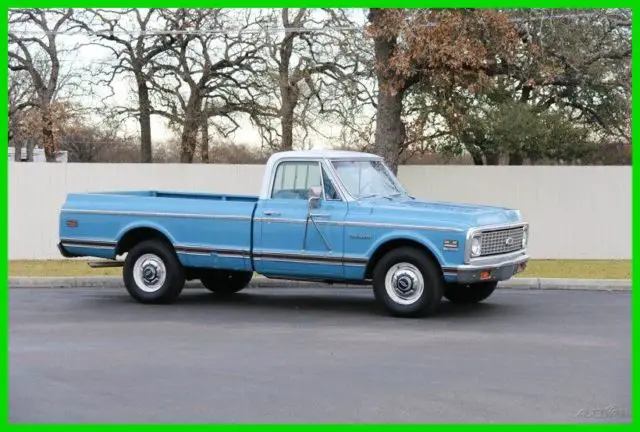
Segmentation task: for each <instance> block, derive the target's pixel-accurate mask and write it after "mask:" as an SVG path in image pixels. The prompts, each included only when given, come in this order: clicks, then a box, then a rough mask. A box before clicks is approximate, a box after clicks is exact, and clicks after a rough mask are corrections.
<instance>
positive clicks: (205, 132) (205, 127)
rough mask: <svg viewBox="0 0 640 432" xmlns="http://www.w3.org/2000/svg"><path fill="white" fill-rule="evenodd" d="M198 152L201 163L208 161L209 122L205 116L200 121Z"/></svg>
mask: <svg viewBox="0 0 640 432" xmlns="http://www.w3.org/2000/svg"><path fill="white" fill-rule="evenodd" d="M200 154H201V157H202V163H209V122H208V121H207V119H206V118H205V119H204V121H203V122H202V148H201V150H200Z"/></svg>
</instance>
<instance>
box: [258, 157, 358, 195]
mask: <svg viewBox="0 0 640 432" xmlns="http://www.w3.org/2000/svg"><path fill="white" fill-rule="evenodd" d="M324 161H325V159H323V158H302V157H291V158H282V159H280V160H279V161H278V162H276V164H275V165H274V166H273V169H272V170H271V171H272V172H271V174H270V175H269V189H268V198H266V200H271V199H274V198H273V189H274V186H275V181H276V173H277V172H278V168H279V167H280V165H282V164H283V163H296V162H298V163H307V164H314V163H316V164H318V168H319V169H320V180H321V183H322V184H321V185H320V186H321V187H322V199H323V200H324V201H343V202H346V201H347V199H346V198H345V194H344V191H343V190H342V189H341V188H340V187H338V186H337V185H336V181H335V179H334V178H332V177H334V175H333V173H328V174H329V177H328V178H329V180H330V181H331V182H332V183H333V186H334V187H335V188H336V191H337V192H338V195H339V196H340V200H327V198H326V194H325V190H324V182H323V180H324V174H323V169H322V168H323V165H324V166H325V171H326V164H323V162H324Z"/></svg>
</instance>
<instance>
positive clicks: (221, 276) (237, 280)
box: [200, 270, 253, 296]
mask: <svg viewBox="0 0 640 432" xmlns="http://www.w3.org/2000/svg"><path fill="white" fill-rule="evenodd" d="M252 278H253V272H245V271H231V270H228V271H227V270H211V271H209V272H207V273H206V274H204V275H202V277H201V278H200V282H202V285H204V287H205V288H206V289H208V290H209V291H211V292H213V293H215V294H218V295H223V296H226V295H231V294H235V293H237V292H238V291H240V290H242V289H244V288H246V287H247V286H248V285H249V282H251V279H252Z"/></svg>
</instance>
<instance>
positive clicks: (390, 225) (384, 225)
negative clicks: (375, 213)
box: [255, 217, 466, 233]
mask: <svg viewBox="0 0 640 432" xmlns="http://www.w3.org/2000/svg"><path fill="white" fill-rule="evenodd" d="M255 221H256V222H273V223H297V224H304V223H306V222H307V220H306V219H286V218H268V217H261V218H255ZM315 222H316V223H317V224H318V225H338V226H357V227H369V228H399V229H413V230H420V231H443V232H458V233H461V232H465V231H466V230H464V229H462V228H452V227H437V226H429V225H405V224H393V223H384V222H358V221H332V220H322V219H317V220H315Z"/></svg>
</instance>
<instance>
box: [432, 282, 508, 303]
mask: <svg viewBox="0 0 640 432" xmlns="http://www.w3.org/2000/svg"><path fill="white" fill-rule="evenodd" d="M497 286H498V282H478V283H473V284H455V283H451V284H447V286H446V287H445V289H444V297H445V298H446V299H447V300H449V301H450V302H451V303H460V304H472V303H480V302H481V301H483V300H486V299H487V298H488V297H489V296H490V295H491V294H493V292H494V291H495V289H496V288H497Z"/></svg>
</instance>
